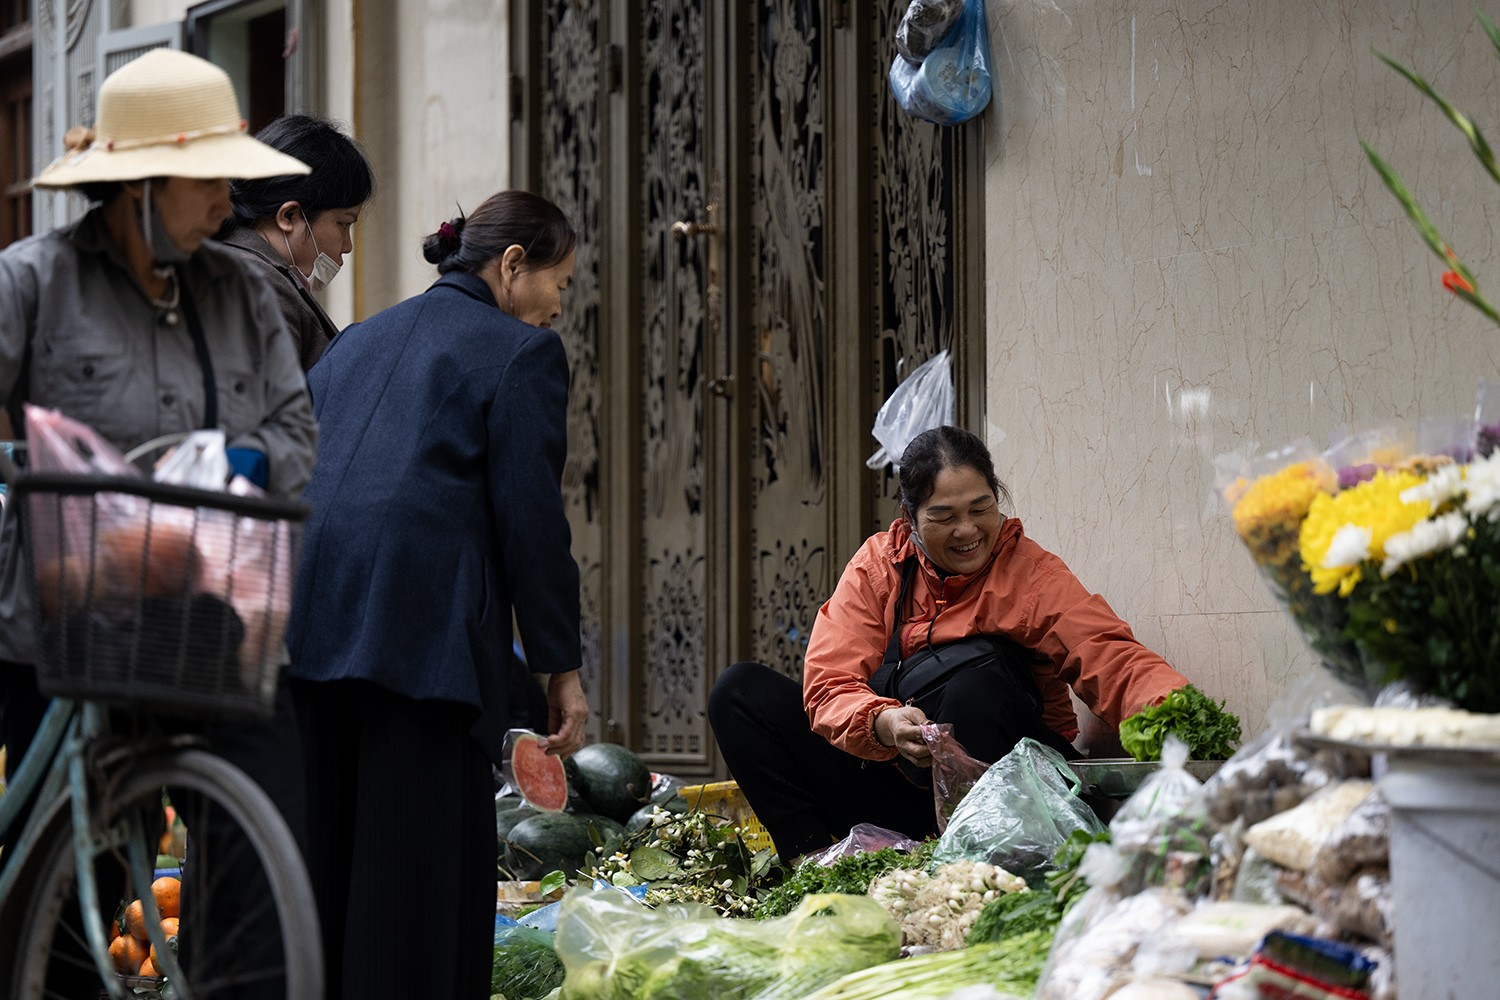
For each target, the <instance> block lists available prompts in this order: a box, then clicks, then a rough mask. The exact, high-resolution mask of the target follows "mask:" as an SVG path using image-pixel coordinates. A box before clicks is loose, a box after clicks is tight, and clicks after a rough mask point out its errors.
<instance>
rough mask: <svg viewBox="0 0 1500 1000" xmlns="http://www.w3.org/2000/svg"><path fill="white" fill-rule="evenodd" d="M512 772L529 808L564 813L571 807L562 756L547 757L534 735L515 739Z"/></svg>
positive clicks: (512, 753)
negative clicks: (569, 805)
mask: <svg viewBox="0 0 1500 1000" xmlns="http://www.w3.org/2000/svg"><path fill="white" fill-rule="evenodd" d="M510 771H511V775H512V777H513V780H514V781H515V783H516V787H517V788H518V789H520V792H521V796H522V797H523V798H524V799H525V800H526V803H527V805H530V806H534V807H535V808H537V809H540V810H542V811H543V812H562V811H563V810H564V809H565V808H567V805H568V778H567V775H565V774H564V773H563V762H562V758H561V757H551V756H548V754H547V751H546V750H544V749H542V739H541V737H540V736H537V735H535V734H534V733H526V734H522V735H519V736H517V737H516V740H515V745H514V746H512V747H511V751H510Z"/></svg>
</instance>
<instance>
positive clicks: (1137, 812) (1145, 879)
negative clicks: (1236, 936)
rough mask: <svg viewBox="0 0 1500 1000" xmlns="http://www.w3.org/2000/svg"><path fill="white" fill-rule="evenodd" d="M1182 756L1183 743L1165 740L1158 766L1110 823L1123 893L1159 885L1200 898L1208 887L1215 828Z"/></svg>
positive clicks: (1170, 738)
mask: <svg viewBox="0 0 1500 1000" xmlns="http://www.w3.org/2000/svg"><path fill="white" fill-rule="evenodd" d="M1187 756H1188V747H1187V744H1186V743H1184V742H1182V741H1181V740H1179V739H1178V738H1177V737H1176V736H1172V735H1169V736H1167V739H1166V742H1165V744H1164V745H1163V746H1162V751H1161V767H1160V768H1158V769H1157V770H1155V771H1153V772H1152V773H1151V774H1150V775H1149V776H1148V777H1147V778H1146V780H1145V781H1143V782H1141V786H1140V788H1138V789H1136V791H1135V794H1134V795H1132V796H1131V797H1130V799H1129V801H1127V802H1126V803H1125V804H1124V805H1123V806H1121V807H1120V811H1119V812H1117V813H1116V814H1115V816H1114V818H1113V819H1111V820H1110V822H1109V830H1110V839H1111V840H1112V842H1113V843H1114V845H1115V847H1116V849H1117V850H1118V851H1119V852H1120V855H1121V857H1122V858H1123V859H1124V860H1125V863H1126V869H1127V871H1128V876H1127V890H1126V891H1127V892H1135V891H1138V890H1140V889H1144V888H1147V887H1150V886H1164V887H1166V888H1170V889H1178V890H1180V891H1182V892H1185V893H1187V894H1188V895H1190V896H1201V895H1204V894H1206V893H1207V892H1208V890H1209V888H1210V887H1211V883H1212V880H1213V849H1212V844H1211V841H1212V838H1213V834H1214V828H1213V824H1212V822H1210V820H1209V818H1208V809H1207V807H1206V806H1205V804H1204V801H1203V784H1202V783H1201V782H1200V781H1199V780H1198V779H1197V778H1195V777H1193V776H1192V775H1191V774H1189V773H1188V772H1187V767H1186V765H1187Z"/></svg>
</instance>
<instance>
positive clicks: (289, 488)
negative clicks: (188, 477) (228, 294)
mask: <svg viewBox="0 0 1500 1000" xmlns="http://www.w3.org/2000/svg"><path fill="white" fill-rule="evenodd" d="M246 295H247V296H248V298H249V302H250V313H251V323H252V330H253V331H256V332H258V333H259V336H261V337H262V338H263V340H262V343H263V345H264V346H263V355H262V356H263V358H264V364H265V372H264V378H265V401H266V407H265V410H266V412H265V415H264V417H263V419H262V420H261V424H260V426H259V427H257V428H255V430H253V431H248V432H246V433H245V434H242V435H240V436H239V437H237V438H236V439H235V440H233V441H231V442H229V443H230V445H231V446H233V447H236V448H253V449H255V450H256V451H260V452H264V453H265V456H266V462H267V464H268V465H269V467H270V477H269V488H268V489H267V491H266V492H268V493H270V494H272V495H274V496H280V497H296V496H298V495H299V494H300V493H301V492H302V488H303V487H304V486H306V485H307V482H308V480H309V479H311V478H312V467H313V459H314V457H315V455H316V453H317V446H318V424H317V421H316V420H315V419H314V417H313V411H312V397H311V396H309V395H308V392H307V379H306V376H304V375H303V373H302V364H301V362H300V361H299V360H298V357H297V342H296V339H295V338H293V336H292V334H291V333H290V332H289V331H288V330H287V327H286V320H285V319H284V318H283V317H282V315H281V310H280V309H279V308H278V307H277V304H276V295H275V292H274V291H272V289H271V288H270V287H269V285H268V284H267V283H266V282H263V281H259V280H253V279H251V278H250V277H249V276H248V275H247V277H246ZM252 335H254V334H252Z"/></svg>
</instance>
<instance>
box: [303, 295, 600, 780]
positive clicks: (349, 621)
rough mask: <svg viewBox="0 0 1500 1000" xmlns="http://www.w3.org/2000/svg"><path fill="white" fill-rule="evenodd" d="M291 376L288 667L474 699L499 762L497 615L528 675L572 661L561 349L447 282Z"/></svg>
mask: <svg viewBox="0 0 1500 1000" xmlns="http://www.w3.org/2000/svg"><path fill="white" fill-rule="evenodd" d="M308 385H309V387H310V388H311V390H312V396H313V410H314V413H315V414H316V415H317V418H318V423H319V426H320V429H321V432H320V435H319V441H318V460H317V465H316V466H315V467H314V470H313V476H312V482H311V483H310V484H309V485H308V487H307V489H306V490H305V491H304V493H303V500H304V501H305V502H306V503H308V504H309V505H310V506H311V507H312V514H311V516H310V517H309V519H308V522H307V526H306V530H305V533H304V535H303V542H302V559H301V568H300V573H299V576H298V579H297V589H296V593H295V597H294V601H293V609H292V619H291V626H290V629H289V640H288V642H289V646H290V650H291V656H292V666H291V668H290V669H291V674H292V676H294V677H299V678H302V679H304V680H311V681H331V680H338V679H342V678H358V679H362V680H366V681H371V682H373V683H375V684H378V685H380V686H381V687H384V688H386V689H388V690H390V691H393V692H396V693H397V694H402V695H406V696H407V697H410V698H416V699H441V700H446V701H454V702H463V703H466V704H469V705H473V706H475V707H476V708H482V709H483V710H484V713H485V717H486V723H487V726H486V727H485V728H488V729H489V730H490V731H489V732H488V733H487V734H486V733H485V732H481V731H479V730H476V736H479V737H480V739H481V742H482V743H484V744H485V748H486V750H488V751H490V753H491V757H492V759H499V758H498V756H497V754H498V752H499V749H500V748H499V745H498V739H499V737H500V736H502V735H503V731H504V726H505V720H506V719H507V717H508V714H509V713H508V711H507V709H508V700H507V699H506V691H507V685H508V677H509V666H508V664H509V657H510V655H511V644H512V628H511V615H512V611H514V613H515V619H516V621H517V622H518V623H519V626H520V632H521V641H522V643H523V645H524V646H525V649H526V662H527V664H528V666H529V667H530V669H531V670H533V671H535V672H539V673H559V672H562V671H566V670H576V669H578V666H579V664H580V662H581V659H582V654H581V651H580V644H579V610H578V565H577V563H575V562H574V560H573V555H572V552H571V548H570V546H571V533H570V531H569V527H568V521H567V518H566V516H565V514H564V509H563V500H562V490H561V482H562V470H563V462H564V459H565V457H566V454H567V396H568V363H567V356H566V354H565V353H564V351H563V345H562V341H561V340H560V339H559V338H558V336H557V334H556V333H555V332H553V331H551V330H544V329H539V328H537V327H534V326H530V325H528V324H525V323H522V322H521V321H519V320H517V319H514V318H512V317H510V316H508V315H506V314H505V313H504V312H502V311H501V310H500V309H499V308H498V307H497V306H496V304H495V298H494V296H493V295H492V294H491V292H490V289H489V287H488V286H487V285H486V284H485V283H484V282H483V281H482V280H481V279H479V278H476V277H474V276H473V275H467V274H449V275H446V276H444V277H442V278H440V279H439V280H438V281H437V282H436V283H435V284H433V285H432V287H431V288H429V289H427V291H425V292H423V293H422V294H420V295H417V296H414V297H413V298H410V299H407V300H406V301H404V302H401V303H399V304H397V305H395V306H392V307H391V308H389V309H386V310H384V311H383V312H380V313H378V314H376V315H375V316H372V317H370V318H369V319H368V320H365V321H364V322H362V323H356V324H354V325H353V326H351V327H349V328H348V329H347V330H345V331H344V332H343V333H342V334H340V335H339V336H338V337H337V338H335V339H334V341H333V343H332V344H331V345H330V346H329V348H328V350H327V351H326V352H325V353H324V354H323V356H322V358H321V359H319V361H318V363H317V364H316V365H314V366H313V368H312V370H311V371H310V372H308Z"/></svg>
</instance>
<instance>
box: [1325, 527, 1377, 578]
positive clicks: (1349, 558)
mask: <svg viewBox="0 0 1500 1000" xmlns="http://www.w3.org/2000/svg"><path fill="white" fill-rule="evenodd" d="M1368 558H1370V529H1369V528H1364V527H1361V526H1360V525H1357V524H1346V525H1344V526H1343V527H1342V528H1340V529H1339V530H1338V531H1335V532H1334V533H1333V539H1332V541H1330V542H1329V543H1328V552H1327V553H1326V554H1325V555H1324V556H1323V568H1324V569H1339V568H1341V567H1345V566H1358V565H1359V564H1360V563H1362V562H1364V561H1365V560H1366V559H1368Z"/></svg>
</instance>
